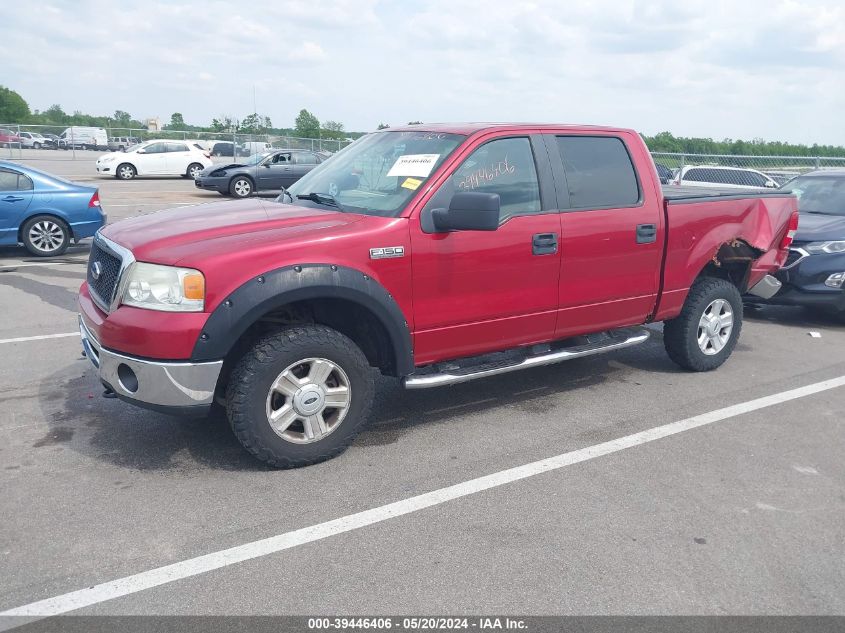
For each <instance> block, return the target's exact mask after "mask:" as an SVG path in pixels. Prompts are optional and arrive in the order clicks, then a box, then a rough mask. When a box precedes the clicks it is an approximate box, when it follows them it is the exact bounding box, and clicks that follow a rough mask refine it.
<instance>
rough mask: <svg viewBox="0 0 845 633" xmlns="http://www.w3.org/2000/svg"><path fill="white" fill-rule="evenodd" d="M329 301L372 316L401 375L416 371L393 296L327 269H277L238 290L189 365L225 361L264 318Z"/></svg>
mask: <svg viewBox="0 0 845 633" xmlns="http://www.w3.org/2000/svg"><path fill="white" fill-rule="evenodd" d="M327 298H328V299H345V300H348V301H352V302H355V303H358V304H359V305H361V306H362V307H364V308H366V309H368V310H369V311H370V312H372V313H373V314H374V315H375V317H376V318H377V319H378V320H379V321H380V322H381V324H382V325H383V326H384V328H385V330H386V331H387V334H388V336H389V338H390V342H391V346H392V347H393V353H394V361H395V368H396V373H397V375H399V376H406V375H408V374H410V373H412V372H413V371H414V353H413V347H412V344H411V333H410V330H409V328H408V323H407V321H406V320H405V315H404V314H403V313H402V310H401V309H400V308H399V305H398V304H397V303H396V301H395V300H394V299H393V297H392V296H391V295H390V293H389V292H387V290H386V289H385V288H384V286H382V285H381V284H380V283H378V281H376V280H375V279H373V278H372V277H370V276H369V275H366V274H364V273H362V272H360V271H358V270H355V269H353V268H347V267H344V266H333V265H329V264H302V265H297V266H286V267H283V268H277V269H275V270H271V271H268V272H266V273H262V274H261V275H256V276H255V277H253V278H252V279H250V280H249V281H247V282H246V283H244V284H242V285H241V286H239V287H238V288H237V289H236V290H235V291H233V292H232V293H231V294H229V296H228V297H226V298H225V299H224V300H223V301H221V302H220V305H218V306H217V308H216V309H215V310H214V311H213V312H212V313H211V315H210V316H209V317H208V321H206V323H205V327H204V328H203V330H202V332H201V333H200V336H199V338H198V339H197V342H196V344H195V345H194V350H193V353H192V355H191V360H192V361H195V362H202V361H211V360H220V359H222V358H225V357H226V355H227V354H228V353H229V351H230V350H231V349H232V348H233V347H234V345H235V343H236V342H237V341H238V339H239V338H240V337H241V336H242V335H243V334H244V332H246V330H247V329H248V328H249V327H250V326H251V325H252V324H254V323H255V322H256V321H258V320H259V319H260V318H261V317H262V316H264V315H265V314H267V313H269V312H271V311H273V310H274V309H276V308H280V307H282V306H284V305H287V304H290V303H293V302H296V301H305V300H308V299H327Z"/></svg>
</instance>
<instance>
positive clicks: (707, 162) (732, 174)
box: [651, 152, 845, 186]
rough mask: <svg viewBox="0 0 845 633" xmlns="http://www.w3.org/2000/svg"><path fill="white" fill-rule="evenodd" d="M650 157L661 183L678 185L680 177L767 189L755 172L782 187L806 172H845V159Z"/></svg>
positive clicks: (675, 155) (733, 156)
mask: <svg viewBox="0 0 845 633" xmlns="http://www.w3.org/2000/svg"><path fill="white" fill-rule="evenodd" d="M651 156H652V158H653V159H654V163H655V165H657V171H658V174H660V177H661V180H662V181H664V182H669V181H673V180H674V181H677V180H678V176H679V175H680V176H681V178H682V181H683V182H688V181H699V182H714V180H713V179H716V180H715V184H719V183H722V184H737V185H748V186H767V185H765V184H764V183H765V182H766V181H760V182H758V180H760V179H759V178H758V177H755V175H754V173H753V172H758V173H759V174H762V175H763V176H764V177H765V178H768V179H769V180H770V181H773V182H774V183H776V184H778V185H782V184H783V183H785V182H786V181H787V180H790V179H791V178H794V177H795V176H799V175H801V174H803V173H806V172H808V171H814V170H817V169H836V168H840V169H841V168H845V157H843V158H833V157H828V156H739V155H728V154H673V153H668V152H652V153H651ZM685 168H687V169H685ZM692 168H700V169H692ZM725 168H727V169H725ZM683 182H682V183H681V184H683ZM769 186H770V185H769Z"/></svg>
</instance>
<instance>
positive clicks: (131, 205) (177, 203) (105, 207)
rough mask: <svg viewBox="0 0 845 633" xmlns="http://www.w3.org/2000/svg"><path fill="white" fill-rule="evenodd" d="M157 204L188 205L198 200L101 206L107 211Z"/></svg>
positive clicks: (198, 202) (196, 202)
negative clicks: (115, 208) (116, 208)
mask: <svg viewBox="0 0 845 633" xmlns="http://www.w3.org/2000/svg"><path fill="white" fill-rule="evenodd" d="M159 204H165V205H171V206H172V205H177V206H181V207H184V206H188V205H192V204H200V201H198V200H191V202H170V201H168V200H161V201H159V202H133V203H132V204H107V205H103V208H104V209H106V211H108V210H109V209H112V208H114V207H154V206H156V205H159Z"/></svg>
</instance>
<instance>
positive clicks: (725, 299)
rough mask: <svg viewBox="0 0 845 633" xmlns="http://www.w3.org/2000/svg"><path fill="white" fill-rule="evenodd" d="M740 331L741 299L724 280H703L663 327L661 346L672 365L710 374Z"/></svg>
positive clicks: (725, 358) (723, 360)
mask: <svg viewBox="0 0 845 633" xmlns="http://www.w3.org/2000/svg"><path fill="white" fill-rule="evenodd" d="M741 330H742V297H741V296H740V294H739V290H737V288H736V286H734V285H733V284H732V283H731V282H730V281H727V280H726V279H720V278H717V277H703V278H701V279H699V280H698V281H696V282H695V283H694V284H693V286H692V288H690V291H689V295H687V300H686V301H685V302H684V307H683V309H682V310H681V314H679V315H678V316H677V317H676V318H674V319H672V320H670V321H666V322H665V323H664V325H663V345H664V347H665V348H666V353H667V354H669V358H671V359H672V360H673V361H674V362H675V363H677V364H678V365H680V366H681V367H683V368H684V369H689V370H691V371H710V370H712V369H716V368H717V367H719V366H720V365H721V364H722V363H724V362H725V361H726V360H727V359H728V357H729V356H730V355H731V353H732V352H733V350H734V347H736V342H737V340H738V339H739V334H740V331H741Z"/></svg>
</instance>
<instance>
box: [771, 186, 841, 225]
mask: <svg viewBox="0 0 845 633" xmlns="http://www.w3.org/2000/svg"><path fill="white" fill-rule="evenodd" d="M783 189H784V190H785V191H792V193H794V194H795V195H796V196H797V197H798V210H799V211H800V212H801V213H822V214H824V215H843V216H845V178H843V177H836V176H806V177H800V176H799V177H798V178H795V179H793V180H790V181H789V182H788V183H786V184H785V185H784V186H783Z"/></svg>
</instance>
